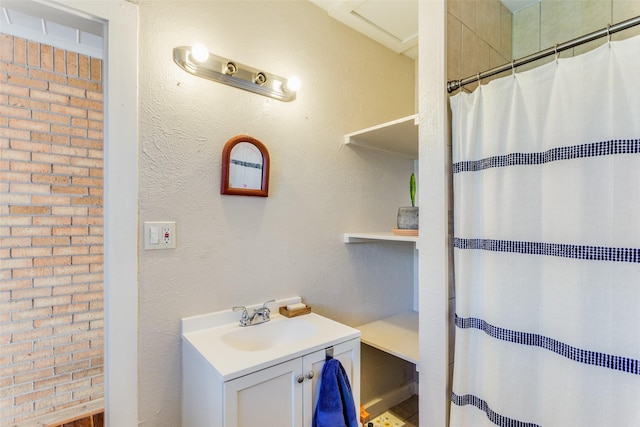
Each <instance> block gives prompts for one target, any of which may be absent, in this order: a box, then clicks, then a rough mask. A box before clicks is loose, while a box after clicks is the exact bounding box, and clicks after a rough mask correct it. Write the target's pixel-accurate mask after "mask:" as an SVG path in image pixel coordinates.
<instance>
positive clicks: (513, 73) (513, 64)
mask: <svg viewBox="0 0 640 427" xmlns="http://www.w3.org/2000/svg"><path fill="white" fill-rule="evenodd" d="M515 63H516V60H515V59H512V60H511V75H512V76H513V77H515V76H516V67H515Z"/></svg>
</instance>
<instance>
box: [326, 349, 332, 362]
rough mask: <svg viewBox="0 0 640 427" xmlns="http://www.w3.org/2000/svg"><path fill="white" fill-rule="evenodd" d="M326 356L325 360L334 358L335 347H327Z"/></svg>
mask: <svg viewBox="0 0 640 427" xmlns="http://www.w3.org/2000/svg"><path fill="white" fill-rule="evenodd" d="M324 358H325V360H331V359H333V347H327V348H325V349H324Z"/></svg>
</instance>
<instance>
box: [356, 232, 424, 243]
mask: <svg viewBox="0 0 640 427" xmlns="http://www.w3.org/2000/svg"><path fill="white" fill-rule="evenodd" d="M381 241H389V242H412V243H417V242H418V236H402V235H398V234H393V233H392V232H390V231H389V232H373V233H345V234H344V243H373V242H381Z"/></svg>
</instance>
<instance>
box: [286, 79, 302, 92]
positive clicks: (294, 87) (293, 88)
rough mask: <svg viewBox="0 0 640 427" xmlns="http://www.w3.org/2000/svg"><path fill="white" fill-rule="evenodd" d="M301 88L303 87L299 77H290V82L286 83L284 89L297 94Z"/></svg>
mask: <svg viewBox="0 0 640 427" xmlns="http://www.w3.org/2000/svg"><path fill="white" fill-rule="evenodd" d="M300 86H302V82H301V81H300V78H299V77H298V76H291V77H289V80H287V83H285V85H284V89H285V90H286V91H287V92H297V91H298V90H299V89H300Z"/></svg>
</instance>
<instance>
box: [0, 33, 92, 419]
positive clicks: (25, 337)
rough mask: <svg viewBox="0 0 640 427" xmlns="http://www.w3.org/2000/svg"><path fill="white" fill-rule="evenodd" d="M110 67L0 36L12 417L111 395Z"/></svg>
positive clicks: (0, 189)
mask: <svg viewBox="0 0 640 427" xmlns="http://www.w3.org/2000/svg"><path fill="white" fill-rule="evenodd" d="M101 67H102V63H101V61H100V60H98V59H94V58H90V57H87V56H84V55H80V54H77V53H73V52H70V51H65V50H61V49H58V48H53V47H51V46H47V45H44V44H39V43H35V42H31V41H27V40H24V39H21V38H18V37H13V36H9V35H6V34H0V198H1V199H2V200H1V203H0V307H1V309H0V344H1V347H0V425H8V424H11V423H14V422H19V421H22V420H26V419H29V418H32V417H36V416H38V415H42V414H45V413H50V412H53V411H56V410H60V409H63V408H67V407H71V406H74V405H78V404H81V403H83V402H87V401H89V400H93V399H97V398H101V397H103V212H102V195H103V180H102V171H103V126H102V124H103V96H102V80H101V78H102V76H101Z"/></svg>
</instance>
